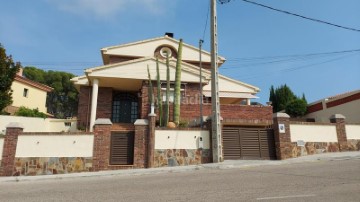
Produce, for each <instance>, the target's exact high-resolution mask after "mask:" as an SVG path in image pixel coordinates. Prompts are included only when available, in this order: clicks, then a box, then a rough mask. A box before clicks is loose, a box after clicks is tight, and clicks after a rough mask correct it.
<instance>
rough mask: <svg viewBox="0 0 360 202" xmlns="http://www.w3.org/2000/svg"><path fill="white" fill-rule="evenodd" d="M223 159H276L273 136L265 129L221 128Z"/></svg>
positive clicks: (270, 131) (270, 130) (271, 131)
mask: <svg viewBox="0 0 360 202" xmlns="http://www.w3.org/2000/svg"><path fill="white" fill-rule="evenodd" d="M223 147H224V158H225V160H229V159H276V152H275V143H274V134H273V130H272V129H265V128H243V127H224V128H223Z"/></svg>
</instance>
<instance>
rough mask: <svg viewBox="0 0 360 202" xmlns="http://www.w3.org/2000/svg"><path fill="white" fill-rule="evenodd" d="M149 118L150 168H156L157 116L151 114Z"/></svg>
mask: <svg viewBox="0 0 360 202" xmlns="http://www.w3.org/2000/svg"><path fill="white" fill-rule="evenodd" d="M148 117H149V139H148V140H149V141H148V154H147V155H148V162H147V163H148V166H147V167H148V168H152V167H154V153H155V124H156V114H154V113H151V114H149V115H148Z"/></svg>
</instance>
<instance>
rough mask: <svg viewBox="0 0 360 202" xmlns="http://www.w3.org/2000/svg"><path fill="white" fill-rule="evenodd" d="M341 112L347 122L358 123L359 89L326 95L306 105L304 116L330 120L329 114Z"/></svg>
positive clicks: (318, 120) (359, 113)
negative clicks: (306, 109) (306, 110)
mask: <svg viewBox="0 0 360 202" xmlns="http://www.w3.org/2000/svg"><path fill="white" fill-rule="evenodd" d="M334 114H342V115H344V116H345V118H346V119H345V121H346V122H347V123H360V90H355V91H350V92H347V93H343V94H339V95H335V96H331V97H327V98H324V99H321V100H318V101H316V102H313V103H310V104H309V105H308V112H307V115H306V116H305V117H306V118H311V119H315V121H316V122H324V123H328V122H330V120H329V118H330V116H332V115H334Z"/></svg>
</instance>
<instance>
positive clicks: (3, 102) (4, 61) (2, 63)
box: [0, 44, 21, 111]
mask: <svg viewBox="0 0 360 202" xmlns="http://www.w3.org/2000/svg"><path fill="white" fill-rule="evenodd" d="M20 67H21V65H20V63H19V62H17V63H16V64H15V63H14V61H13V59H12V57H11V55H10V56H8V55H6V50H5V48H4V47H3V46H2V45H1V44H0V111H3V110H4V108H5V107H7V106H8V105H10V104H12V90H11V84H12V82H13V81H14V79H15V76H16V73H17V72H18V71H19V69H20Z"/></svg>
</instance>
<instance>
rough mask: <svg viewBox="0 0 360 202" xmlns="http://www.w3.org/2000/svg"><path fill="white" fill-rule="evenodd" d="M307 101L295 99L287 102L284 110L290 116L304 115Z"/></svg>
mask: <svg viewBox="0 0 360 202" xmlns="http://www.w3.org/2000/svg"><path fill="white" fill-rule="evenodd" d="M306 108H307V103H306V101H305V100H303V99H295V100H293V101H291V102H289V103H288V104H287V105H286V107H285V112H286V113H287V114H289V115H290V116H291V117H300V116H304V115H305V113H306Z"/></svg>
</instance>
